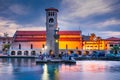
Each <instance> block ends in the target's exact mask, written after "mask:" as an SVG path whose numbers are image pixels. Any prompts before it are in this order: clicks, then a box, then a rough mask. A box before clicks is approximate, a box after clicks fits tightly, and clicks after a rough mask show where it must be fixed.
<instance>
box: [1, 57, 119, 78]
mask: <svg viewBox="0 0 120 80" xmlns="http://www.w3.org/2000/svg"><path fill="white" fill-rule="evenodd" d="M0 80H120V62H119V61H77V64H76V65H66V64H36V63H35V60H34V59H15V58H14V59H9V58H3V59H0Z"/></svg>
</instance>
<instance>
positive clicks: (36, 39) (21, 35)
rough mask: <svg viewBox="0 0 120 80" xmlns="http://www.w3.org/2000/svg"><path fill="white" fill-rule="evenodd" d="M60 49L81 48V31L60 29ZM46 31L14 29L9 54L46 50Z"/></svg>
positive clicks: (25, 53)
mask: <svg viewBox="0 0 120 80" xmlns="http://www.w3.org/2000/svg"><path fill="white" fill-rule="evenodd" d="M59 34H60V39H59V49H60V50H66V49H70V50H76V49H79V50H82V36H81V31H60V32H59ZM45 45H46V31H16V33H15V35H14V37H13V43H12V45H11V48H10V54H11V55H22V56H23V55H26V56H31V55H33V56H34V55H36V54H39V53H40V52H42V53H44V52H46V49H45Z"/></svg>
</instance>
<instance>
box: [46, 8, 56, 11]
mask: <svg viewBox="0 0 120 80" xmlns="http://www.w3.org/2000/svg"><path fill="white" fill-rule="evenodd" d="M45 11H57V12H58V9H56V8H47V9H45Z"/></svg>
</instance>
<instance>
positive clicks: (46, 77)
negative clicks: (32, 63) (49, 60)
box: [42, 64, 49, 80]
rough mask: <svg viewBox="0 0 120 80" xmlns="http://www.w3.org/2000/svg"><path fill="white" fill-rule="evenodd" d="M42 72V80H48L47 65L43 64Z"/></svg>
mask: <svg viewBox="0 0 120 80" xmlns="http://www.w3.org/2000/svg"><path fill="white" fill-rule="evenodd" d="M43 70H44V72H43V74H42V80H49V74H48V67H47V64H44V66H43Z"/></svg>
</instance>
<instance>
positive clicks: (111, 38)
mask: <svg viewBox="0 0 120 80" xmlns="http://www.w3.org/2000/svg"><path fill="white" fill-rule="evenodd" d="M105 40H106V41H119V40H120V38H116V37H110V38H107V39H105Z"/></svg>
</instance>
